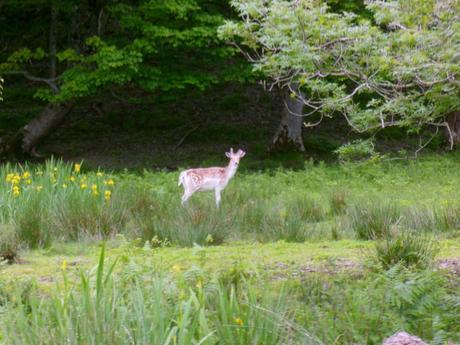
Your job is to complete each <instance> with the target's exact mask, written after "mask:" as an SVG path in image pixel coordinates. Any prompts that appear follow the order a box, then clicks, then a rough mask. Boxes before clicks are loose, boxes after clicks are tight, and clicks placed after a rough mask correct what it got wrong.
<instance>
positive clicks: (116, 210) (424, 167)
mask: <svg viewBox="0 0 460 345" xmlns="http://www.w3.org/2000/svg"><path fill="white" fill-rule="evenodd" d="M458 165H459V164H458V163H456V162H453V161H452V160H450V159H449V158H447V157H445V158H443V159H440V160H438V161H430V160H427V161H421V162H418V163H411V164H406V165H404V164H399V165H398V164H394V165H389V164H386V163H379V164H375V165H358V166H357V165H341V166H325V165H319V166H312V165H308V166H307V167H306V168H305V170H301V171H283V170H278V171H272V172H266V173H262V172H259V173H244V172H238V174H237V175H236V176H235V178H234V180H232V181H231V182H230V184H229V186H228V187H227V188H226V189H225V190H224V192H223V200H222V203H221V208H219V209H216V207H215V205H214V200H213V196H212V195H211V193H197V194H196V195H194V196H193V197H192V198H191V199H190V200H189V203H188V204H187V205H186V206H185V207H182V206H181V205H180V195H181V193H182V190H181V188H180V187H177V173H164V172H157V173H150V172H144V173H143V174H141V175H134V174H129V173H126V172H125V173H117V174H110V173H106V172H98V171H88V172H84V171H83V170H80V169H81V168H80V167H79V166H78V165H77V166H76V167H75V166H74V165H70V164H65V163H63V162H61V161H55V160H50V161H48V162H47V163H46V164H44V165H23V166H20V165H11V164H6V165H2V166H1V167H0V193H1V195H2V198H1V204H0V206H1V207H0V225H5V226H11V227H13V228H14V229H15V231H16V233H17V234H18V237H19V239H20V241H21V243H22V244H23V245H27V246H30V247H40V246H42V247H43V246H48V245H49V244H50V243H51V242H52V241H75V240H92V239H95V238H96V239H100V238H107V237H110V236H113V235H115V234H118V233H122V234H124V235H125V236H126V237H129V238H141V239H143V240H150V239H152V238H154V237H157V238H158V239H160V240H161V241H166V242H169V243H172V244H177V245H186V246H191V245H193V244H194V243H198V244H201V245H209V244H220V243H223V242H228V241H240V240H250V241H260V242H268V241H277V240H286V241H293V242H303V241H311V240H328V239H338V238H359V239H374V238H382V237H384V236H386V235H387V234H388V233H389V232H391V229H392V228H393V227H395V226H397V227H399V226H401V227H403V228H407V229H413V230H417V231H424V232H432V233H439V234H447V233H450V234H453V233H454V232H455V231H456V230H457V229H458V228H459V227H460V216H459V214H460V213H459V212H458V210H459V206H458V202H456V199H457V192H456V191H457V190H460V182H457V181H460V176H458V175H459V173H458V171H460V169H458V168H459V166H458ZM83 168H84V166H83ZM443 180H445V181H448V183H447V182H446V183H445V184H443V182H442V181H443Z"/></svg>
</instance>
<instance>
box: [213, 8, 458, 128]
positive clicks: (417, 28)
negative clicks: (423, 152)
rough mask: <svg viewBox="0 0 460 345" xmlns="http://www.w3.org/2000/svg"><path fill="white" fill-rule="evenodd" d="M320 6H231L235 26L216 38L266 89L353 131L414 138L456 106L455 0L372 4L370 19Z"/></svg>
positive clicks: (228, 24) (439, 123)
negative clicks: (236, 50)
mask: <svg viewBox="0 0 460 345" xmlns="http://www.w3.org/2000/svg"><path fill="white" fill-rule="evenodd" d="M327 3H328V2H327V1H326V2H325V1H310V0H303V1H297V2H290V1H284V0H271V1H268V2H263V4H262V2H261V1H259V0H234V1H232V6H233V7H234V8H235V10H236V11H237V12H238V14H239V15H240V18H241V21H227V22H226V24H225V25H223V26H222V27H221V28H220V31H219V33H220V35H221V37H223V38H225V39H227V40H230V41H232V42H233V43H236V44H238V45H240V46H241V47H242V49H243V50H244V51H245V53H246V55H247V56H248V57H249V60H250V61H251V62H252V63H253V69H254V71H258V72H261V73H263V75H264V76H265V79H266V80H267V81H268V82H269V83H271V84H272V85H278V86H281V87H286V88H289V89H290V90H291V91H292V92H293V93H292V95H293V96H294V97H297V98H299V99H300V100H302V101H303V102H304V103H305V104H306V106H308V107H309V108H310V109H311V112H312V113H317V114H319V115H320V116H321V117H332V116H335V115H336V114H344V115H345V118H346V119H347V121H348V123H349V124H350V126H352V128H353V129H354V130H356V131H358V132H364V131H374V130H376V129H378V128H386V127H389V126H398V127H402V128H406V129H407V130H408V131H409V132H411V133H418V132H419V131H420V129H421V128H422V127H423V126H425V125H435V126H442V125H443V123H444V117H445V116H446V115H448V114H449V113H451V112H452V111H454V110H458V109H460V103H459V98H458V92H459V88H458V85H459V83H458V76H459V75H460V74H459V67H458V63H457V61H456V58H455V53H454V52H456V51H458V49H459V45H460V39H459V37H460V26H459V25H457V23H458V19H459V17H458V13H459V9H460V2H459V1H458V0H454V1H448V2H447V1H446V2H442V3H441V2H439V3H438V2H436V3H435V2H434V1H422V0H420V1H412V0H393V1H385V2H384V1H372V2H369V4H368V7H367V9H366V11H370V13H371V14H372V15H373V16H372V15H371V16H368V15H367V14H365V13H364V12H365V11H363V10H362V8H360V7H359V5H358V6H357V8H354V9H353V10H355V11H357V12H359V13H360V14H361V17H357V15H356V14H353V13H350V12H346V11H343V10H341V9H340V8H339V7H340V6H338V4H337V2H335V1H330V2H329V3H330V4H331V5H332V8H333V10H331V8H330V7H329V6H328V5H327ZM344 3H345V2H344ZM347 3H348V2H347ZM355 5H356V2H352V3H351V7H355ZM368 18H370V19H371V20H369V19H368ZM375 24H377V25H375ZM446 42H449V43H448V44H446ZM298 86H299V87H298ZM293 90H299V91H295V92H294V91H293ZM301 93H303V94H305V95H308V97H303V96H302V95H301Z"/></svg>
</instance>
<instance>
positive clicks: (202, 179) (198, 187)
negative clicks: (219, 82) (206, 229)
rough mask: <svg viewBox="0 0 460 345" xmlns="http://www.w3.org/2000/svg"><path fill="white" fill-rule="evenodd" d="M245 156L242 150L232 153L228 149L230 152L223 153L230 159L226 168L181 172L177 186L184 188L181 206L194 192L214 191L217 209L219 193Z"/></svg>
mask: <svg viewBox="0 0 460 345" xmlns="http://www.w3.org/2000/svg"><path fill="white" fill-rule="evenodd" d="M245 154H246V152H244V151H243V150H238V152H236V153H235V152H233V148H230V152H226V153H225V155H226V156H227V157H228V158H229V159H230V162H229V163H228V165H227V166H226V167H215V168H198V169H188V170H185V171H183V172H181V174H180V175H179V186H180V185H182V186H183V187H184V195H182V205H183V204H184V203H185V202H186V201H187V199H188V198H190V197H191V196H192V195H193V194H194V193H195V192H203V191H212V190H214V196H215V198H216V206H217V207H219V203H220V192H221V191H222V190H223V189H224V188H225V187H226V186H227V184H228V182H229V181H230V179H231V178H232V177H233V176H234V175H235V173H236V170H237V169H238V164H239V162H240V159H241V158H243V157H244V155H245Z"/></svg>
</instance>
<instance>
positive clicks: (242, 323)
mask: <svg viewBox="0 0 460 345" xmlns="http://www.w3.org/2000/svg"><path fill="white" fill-rule="evenodd" d="M235 323H236V324H237V325H238V326H243V325H244V322H243V320H241V318H239V317H236V318H235Z"/></svg>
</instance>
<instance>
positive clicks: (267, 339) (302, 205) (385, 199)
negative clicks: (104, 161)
mask: <svg viewBox="0 0 460 345" xmlns="http://www.w3.org/2000/svg"><path fill="white" fill-rule="evenodd" d="M248 163H249V164H250V161H249V162H248ZM459 165H460V163H458V162H457V160H455V156H443V157H441V158H439V157H437V158H430V157H426V158H424V159H421V160H419V161H416V162H412V161H406V162H397V163H396V162H392V163H389V162H385V161H381V162H374V163H369V162H367V163H361V164H343V165H325V164H317V165H314V164H312V163H306V164H305V165H304V166H303V167H302V168H299V169H297V170H283V169H273V170H266V171H250V170H244V161H243V162H242V167H243V169H242V170H241V171H239V172H238V173H237V175H236V176H235V178H234V180H232V181H231V182H230V184H229V185H228V187H227V188H226V189H225V190H224V192H223V200H222V204H221V208H219V209H216V207H215V206H214V199H213V195H212V193H197V194H196V195H194V196H193V197H192V198H191V199H190V202H189V204H188V205H187V206H186V207H182V206H181V205H180V195H181V192H182V191H181V189H180V188H178V187H177V176H178V172H150V171H144V172H142V173H139V174H134V173H130V172H127V171H125V172H118V173H111V172H105V171H97V170H96V171H93V170H86V169H85V168H86V166H85V164H84V163H83V165H82V166H80V165H76V166H75V165H70V164H66V163H63V162H61V161H54V160H50V161H48V162H47V163H46V164H44V165H22V166H20V165H8V164H7V165H3V166H2V167H0V181H1V182H0V193H1V195H2V200H1V207H0V228H1V229H7V230H8V231H5V232H4V234H3V235H4V236H0V240H1V242H2V243H0V248H6V249H7V250H8V255H5V257H4V258H5V259H8V257H13V258H14V259H15V263H14V264H12V265H9V264H6V263H2V264H1V266H0V270H1V277H0V321H1V322H0V324H1V325H2V326H1V330H0V344H3V343H4V344H61V343H64V342H67V343H71V344H126V343H136V344H192V343H194V344H224V343H225V344H241V345H243V344H251V343H261V344H283V343H292V344H351V343H356V344H380V343H381V341H382V340H383V339H384V338H385V337H388V336H390V335H391V334H392V333H394V332H395V331H396V330H399V329H404V330H406V331H408V332H411V333H414V334H416V335H419V336H421V337H422V338H424V339H425V340H427V341H429V342H430V343H432V344H443V343H446V342H447V341H448V340H452V341H460V329H459V328H458V325H459V324H460V320H459V319H458V316H457V315H460V313H459V310H458V300H459V298H460V296H459V295H458V292H457V291H458V286H459V284H460V281H459V280H458V277H457V276H455V275H452V274H450V273H449V274H448V273H446V272H445V271H437V270H433V265H431V263H432V262H433V261H432V255H431V254H432V251H431V249H432V247H431V246H430V243H432V242H426V241H425V240H424V239H426V238H430V239H432V240H433V241H436V243H437V247H439V255H438V258H440V259H447V258H458V257H460V244H459V239H458V227H459V219H460V218H459V216H458V212H457V210H459V207H460V203H459V202H458V201H457V200H458V198H457V194H458V193H457V191H458V190H459V187H460V178H459V177H460V176H459V175H460V169H459V168H460V166H459ZM406 231H407V232H406ZM405 234H411V235H410V236H405ZM412 234H413V235H412ZM101 241H104V242H106V243H107V244H106V248H105V252H104V254H103V255H104V256H102V255H101V256H99V254H100V250H101V248H100V246H99V245H98V243H101ZM369 253H372V255H374V259H375V257H377V258H378V260H377V261H378V262H379V263H375V261H374V264H373V265H374V266H378V267H379V269H375V267H373V269H371V270H370V269H369V268H368V266H366V265H365V263H367V262H368V259H369V255H370V254H369ZM6 256H8V257H6ZM115 260H116V261H117V263H116V264H115V266H113V270H112V268H111V267H112V264H113V263H114V262H115ZM434 267H435V266H434ZM120 330H122V331H120Z"/></svg>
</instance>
